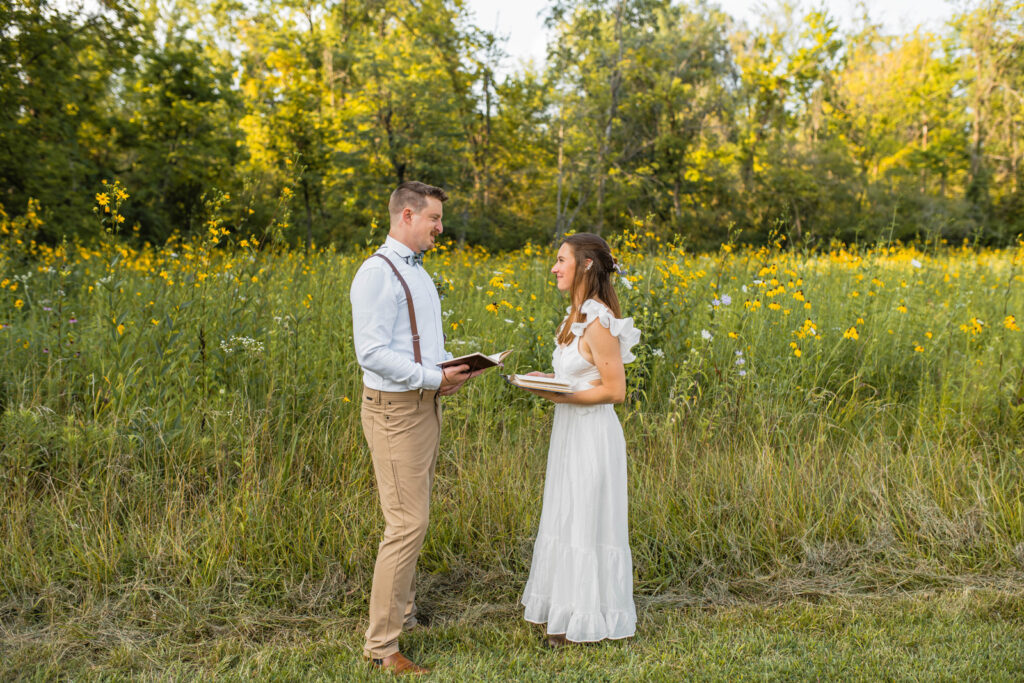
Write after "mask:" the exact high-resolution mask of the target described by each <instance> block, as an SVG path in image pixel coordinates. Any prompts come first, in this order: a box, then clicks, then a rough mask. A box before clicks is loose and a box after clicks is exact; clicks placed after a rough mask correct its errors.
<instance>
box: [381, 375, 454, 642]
mask: <svg viewBox="0 0 1024 683" xmlns="http://www.w3.org/2000/svg"><path fill="white" fill-rule="evenodd" d="M439 399H440V397H439V395H438V393H437V392H436V391H423V392H420V391H403V392H388V391H376V390H373V389H367V388H366V387H363V403H362V419H363V433H364V434H365V435H366V442H367V443H368V444H369V446H370V454H371V456H372V457H373V473H374V475H375V476H376V478H377V491H378V493H379V494H380V507H381V510H382V511H383V512H384V538H383V539H382V540H381V542H380V547H379V548H378V550H377V563H376V565H375V566H374V570H373V588H372V590H371V591H370V626H369V628H368V629H367V630H366V645H365V647H364V649H363V654H364V655H365V656H367V657H373V658H383V657H387V656H388V655H391V654H394V653H395V652H398V636H399V634H400V633H401V632H402V629H403V627H410V626H412V625H413V624H415V623H416V605H415V596H416V589H415V581H416V560H417V559H418V558H419V554H420V549H421V548H422V547H423V539H424V537H425V536H426V533H427V520H428V516H429V512H430V487H431V485H432V484H433V481H434V466H435V465H436V463H437V452H438V445H439V443H440V439H441V402H440V400H439Z"/></svg>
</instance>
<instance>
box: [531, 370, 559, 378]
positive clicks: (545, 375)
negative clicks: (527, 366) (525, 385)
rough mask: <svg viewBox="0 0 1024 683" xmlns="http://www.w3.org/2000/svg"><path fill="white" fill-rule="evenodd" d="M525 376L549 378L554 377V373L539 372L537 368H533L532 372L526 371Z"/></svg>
mask: <svg viewBox="0 0 1024 683" xmlns="http://www.w3.org/2000/svg"><path fill="white" fill-rule="evenodd" d="M526 376H527V377H549V378H551V379H554V378H555V373H553V372H540V371H539V370H534V371H533V372H528V373H526Z"/></svg>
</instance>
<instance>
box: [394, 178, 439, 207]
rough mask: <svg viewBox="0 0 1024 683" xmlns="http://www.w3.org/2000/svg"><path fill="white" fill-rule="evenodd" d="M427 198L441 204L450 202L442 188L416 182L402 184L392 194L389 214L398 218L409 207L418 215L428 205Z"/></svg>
mask: <svg viewBox="0 0 1024 683" xmlns="http://www.w3.org/2000/svg"><path fill="white" fill-rule="evenodd" d="M427 197H433V198H435V199H437V200H439V201H441V202H446V201H448V193H447V192H445V191H444V190H442V189H441V188H440V187H434V186H433V185H427V184H426V183H421V182H418V181H416V180H411V181H409V182H406V183H402V184H401V185H399V186H398V187H397V188H396V189H395V191H394V192H392V193H391V199H390V200H388V213H389V214H391V215H392V216H397V215H398V214H400V213H402V209H404V208H405V207H407V206H408V207H409V208H411V209H412V210H413V211H414V212H417V213H418V212H420V211H422V210H423V208H424V207H425V206H426V205H427Z"/></svg>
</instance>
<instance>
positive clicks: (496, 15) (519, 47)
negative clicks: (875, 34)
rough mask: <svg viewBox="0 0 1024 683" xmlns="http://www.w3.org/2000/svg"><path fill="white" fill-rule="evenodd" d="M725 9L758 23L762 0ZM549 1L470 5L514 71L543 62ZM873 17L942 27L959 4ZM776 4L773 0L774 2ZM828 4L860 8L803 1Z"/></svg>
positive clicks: (933, 0)
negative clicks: (501, 44) (498, 38)
mask: <svg viewBox="0 0 1024 683" xmlns="http://www.w3.org/2000/svg"><path fill="white" fill-rule="evenodd" d="M713 1H716V4H718V5H719V6H720V7H721V8H722V9H723V10H725V12H726V13H728V14H730V15H732V16H733V17H734V18H736V19H739V20H741V21H746V22H748V23H750V24H754V23H756V21H757V11H756V10H757V8H758V7H759V6H763V5H764V2H763V1H762V0H713ZM549 4H550V2H549V0H515V2H514V3H511V2H509V1H508V0H466V5H467V7H468V8H469V10H470V11H471V12H472V13H473V14H474V15H475V16H476V24H477V26H479V27H480V28H483V29H486V30H494V31H496V32H497V33H498V34H500V35H503V36H507V38H508V40H507V41H506V43H505V51H506V52H507V53H508V54H509V55H510V59H509V63H507V64H505V65H504V66H505V68H506V69H507V70H508V71H515V70H517V69H518V68H519V66H520V65H521V64H522V63H524V62H525V61H528V60H530V59H532V60H534V63H535V64H536V65H537V66H538V67H540V66H542V65H543V63H544V49H545V45H546V44H547V36H546V34H545V31H544V19H543V17H544V13H545V11H546V9H547V7H548V5H549ZM865 4H866V5H867V7H868V13H869V16H870V17H871V18H872V19H873V20H875V21H877V22H880V23H881V24H882V25H883V26H884V27H885V28H886V29H887V30H888V31H890V32H893V33H906V32H910V31H912V30H913V29H914V27H916V26H917V25H919V24H920V25H922V27H924V28H933V29H939V28H940V27H941V26H942V23H943V22H944V21H945V20H946V19H948V18H949V17H951V16H952V15H953V11H954V7H953V5H951V4H950V3H949V2H947V1H946V0H865ZM773 5H774V3H770V6H773ZM820 5H824V6H825V7H826V8H827V9H828V10H829V11H830V12H831V13H832V14H834V15H835V16H836V17H837V18H839V20H840V21H841V22H844V23H846V24H847V25H848V24H849V22H850V21H851V18H852V17H853V16H854V15H855V13H856V10H855V8H856V4H855V1H854V0H824V1H823V2H814V3H813V4H812V3H808V2H804V3H802V6H804V7H810V6H814V7H818V6H820Z"/></svg>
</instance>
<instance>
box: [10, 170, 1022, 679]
mask: <svg viewBox="0 0 1024 683" xmlns="http://www.w3.org/2000/svg"><path fill="white" fill-rule="evenodd" d="M115 192H116V190H115V191H112V192H111V197H112V198H113V197H116V196H117V195H116V193H115ZM115 204H116V202H112V205H115ZM114 215H116V208H115V211H114ZM0 227H2V230H0V243H2V246H0V284H2V293H0V325H2V329H0V444H2V449H3V450H2V456H0V524H2V525H3V532H2V534H0V625H2V628H3V629H4V636H5V637H4V642H3V644H2V646H0V647H3V648H4V650H6V651H7V653H6V655H5V656H3V657H0V659H4V660H5V661H7V662H9V664H8V665H7V666H8V667H10V668H9V669H8V670H7V671H8V672H11V673H15V672H21V673H26V674H34V675H38V676H40V677H48V676H49V675H50V674H52V673H54V672H57V671H61V670H66V671H69V672H77V673H78V674H81V675H88V674H102V673H104V672H109V673H114V672H121V673H127V672H133V671H137V672H143V673H144V672H150V673H154V672H158V671H160V670H162V669H163V668H164V667H170V668H169V669H168V670H169V671H171V672H177V673H180V674H181V675H186V674H189V673H200V672H201V673H204V674H205V673H221V674H223V675H224V676H226V677H228V678H231V677H243V676H246V675H248V674H250V673H269V672H271V671H273V670H277V669H279V670H281V671H284V672H293V673H295V672H300V671H303V669H302V668H301V667H302V662H304V661H306V660H307V659H310V658H312V660H313V661H315V662H317V664H316V666H317V667H319V668H316V669H315V670H314V669H310V670H309V675H310V676H311V677H315V676H316V675H318V674H319V675H322V676H324V677H330V676H332V675H334V674H336V673H338V672H346V673H347V672H350V671H356V670H357V668H358V661H356V659H357V658H356V657H355V654H357V653H358V649H357V647H356V646H357V644H358V631H359V630H360V628H359V619H360V618H361V616H362V614H363V610H364V609H365V603H366V594H367V592H368V586H369V578H370V572H371V570H372V563H373V557H374V552H375V547H376V541H377V539H378V537H379V533H380V530H381V526H382V522H381V519H380V514H379V511H378V510H377V506H376V498H375V495H376V494H375V491H374V488H373V485H372V472H371V470H370V465H369V460H368V457H367V455H366V452H365V445H364V443H363V440H362V434H361V430H360V427H359V421H358V416H357V411H358V409H357V407H356V403H354V402H353V400H352V399H353V397H354V396H357V395H358V394H357V392H358V387H359V372H358V367H357V365H356V363H355V359H354V355H353V351H352V345H351V329H350V327H351V321H350V314H349V310H348V303H347V296H348V283H349V282H350V280H351V277H352V275H353V274H354V272H355V268H356V267H358V264H359V263H360V262H361V260H362V259H363V258H364V257H365V256H366V254H367V253H369V251H368V250H366V249H359V250H354V251H352V252H347V253H340V252H336V251H334V250H331V249H316V250H313V251H311V252H309V253H304V252H301V251H295V250H288V249H284V248H281V247H275V246H273V245H265V244H259V242H258V241H256V240H255V239H253V238H251V237H250V238H248V239H244V240H243V239H241V238H240V237H238V236H231V235H226V234H224V233H225V232H226V231H222V230H221V229H219V228H218V227H217V226H216V225H211V227H210V232H209V234H207V235H206V236H205V238H203V239H189V240H185V239H175V240H172V241H171V242H169V243H167V244H165V245H161V246H156V247H154V246H149V245H139V244H135V243H133V242H132V241H131V240H121V239H117V238H114V237H112V236H111V237H109V238H108V239H107V241H106V242H103V243H100V244H98V245H92V246H85V245H78V244H64V245H57V246H42V245H37V244H34V243H32V242H31V240H30V239H29V237H28V235H29V234H30V232H31V229H32V224H31V220H30V219H29V218H22V219H18V220H9V219H7V218H4V219H3V221H2V226H0ZM379 239H382V236H381V235H379V234H378V235H376V236H372V235H371V237H370V238H369V242H370V243H375V242H376V241H378V240H379ZM785 246H786V245H785V244H783V243H781V242H780V243H777V244H775V245H769V246H767V247H760V248H755V247H744V246H741V245H732V244H726V245H723V247H722V249H721V250H720V251H718V252H716V253H711V254H693V253H689V252H687V251H685V250H684V249H682V248H681V247H680V246H679V245H668V244H663V243H661V242H659V241H658V240H657V238H656V237H654V236H653V234H644V227H643V226H638V232H637V233H636V234H634V235H627V236H625V237H622V238H619V239H618V240H617V241H616V243H615V245H614V248H615V250H616V253H617V255H618V257H619V258H620V260H621V261H622V263H623V264H624V265H625V266H626V278H627V279H628V284H627V283H626V282H625V281H621V282H620V283H619V285H618V290H619V293H620V296H621V297H622V300H623V308H624V309H625V311H626V314H627V315H632V316H633V317H634V319H635V321H636V324H637V326H638V327H639V328H640V329H641V330H642V331H643V332H644V337H643V339H642V343H641V345H640V348H639V350H638V354H637V355H638V360H637V362H636V363H634V364H632V365H630V366H629V368H628V380H629V391H630V395H629V397H628V399H627V402H626V403H625V404H624V405H623V406H621V407H620V411H619V412H620V417H621V419H622V421H623V425H624V429H625V432H626V435H627V441H628V451H629V454H630V462H629V476H630V483H629V491H630V504H631V519H630V528H631V546H632V549H633V554H634V566H635V579H636V590H637V595H638V600H639V601H640V603H641V605H644V606H646V607H645V611H644V612H643V616H642V624H641V628H642V632H641V637H640V638H638V639H637V640H636V641H635V642H634V643H631V644H629V645H626V646H623V647H618V646H614V645H613V646H608V647H604V646H602V647H601V648H598V649H593V650H591V649H588V650H586V651H585V652H586V653H587V654H586V655H584V654H576V653H567V654H564V655H563V654H557V655H554V656H552V655H549V654H547V653H541V652H540V651H539V650H537V649H536V643H535V642H534V641H535V639H533V638H532V636H531V631H530V630H529V628H527V626H526V625H524V624H521V623H519V621H518V617H517V613H516V610H515V608H514V605H515V599H516V597H517V594H518V591H519V590H520V588H521V586H522V584H523V582H524V580H525V574H526V572H527V570H528V567H529V553H530V548H531V543H532V535H533V533H534V531H535V529H536V524H537V519H538V516H539V512H540V510H539V507H540V496H541V490H542V478H543V471H544V459H545V453H546V438H547V433H548V430H549V428H550V418H551V409H550V405H548V404H545V403H543V402H541V401H539V400H537V399H535V398H533V397H531V396H528V395H525V394H522V393H516V392H515V391H514V390H513V389H511V388H510V387H508V386H506V385H505V384H504V383H503V382H501V381H500V380H499V378H497V377H495V376H489V375H485V376H484V377H481V378H479V379H477V380H474V383H473V384H472V385H471V386H468V387H467V388H466V389H465V390H464V391H463V392H461V393H460V394H459V395H458V396H457V397H453V398H452V399H450V400H448V401H446V403H445V427H444V435H443V444H442V454H441V460H440V463H439V469H438V477H437V482H436V488H435V495H434V508H433V512H432V527H431V530H430V533H429V535H428V539H427V544H426V547H425V549H424V553H423V555H422V558H421V562H420V568H421V570H422V576H421V578H422V580H423V581H424V582H426V583H425V585H426V589H427V592H428V593H429V592H430V587H431V586H433V587H434V588H435V589H436V592H437V593H438V594H440V595H442V596H443V595H452V594H454V595H457V596H458V600H457V601H456V602H455V603H454V604H447V603H446V604H444V605H441V606H439V607H438V609H437V612H438V614H439V615H441V616H439V619H440V622H439V623H440V624H441V627H440V628H439V629H438V628H437V627H435V629H432V630H431V631H429V632H427V634H423V635H418V636H416V637H415V639H413V640H412V641H410V642H411V645H410V647H412V648H413V649H414V651H417V652H422V653H423V655H424V658H425V659H427V660H431V659H433V660H437V661H440V660H441V659H442V658H443V657H442V655H443V653H447V652H453V653H455V654H456V660H457V661H458V662H460V663H459V664H458V666H457V667H456V668H454V669H452V670H451V675H452V677H453V678H458V672H459V671H464V672H466V673H467V675H468V674H469V673H472V671H473V669H472V667H474V666H478V663H477V657H478V656H482V657H483V661H484V664H479V666H481V667H483V666H485V664H486V662H488V661H489V662H492V664H493V667H497V669H498V670H505V671H518V670H519V669H515V667H524V668H523V669H522V671H526V670H527V669H529V670H530V671H539V672H540V673H541V674H549V675H552V676H553V675H555V674H557V673H558V672H560V671H561V672H569V671H570V670H571V672H572V674H573V675H574V676H575V675H578V676H579V677H583V678H586V677H588V676H586V675H585V673H586V671H588V670H589V671H594V672H597V671H632V670H633V669H630V667H634V669H635V670H637V671H643V672H646V673H650V674H651V675H654V676H664V677H673V676H674V675H675V674H677V673H679V672H683V671H689V670H691V668H700V667H703V668H701V671H707V672H708V673H707V674H706V675H707V676H708V677H712V678H714V677H723V678H725V677H728V678H732V677H735V676H737V675H740V674H745V675H748V676H753V677H760V676H767V675H779V676H787V675H789V673H787V672H790V673H792V675H793V676H796V677H814V678H816V677H828V676H831V675H832V673H831V672H835V671H838V669H836V668H834V667H846V666H854V665H856V666H862V667H867V668H866V669H864V671H865V672H866V673H865V674H864V677H865V678H867V677H877V676H879V675H881V676H883V677H884V676H893V677H901V673H900V672H906V671H922V672H926V673H927V672H931V671H934V672H939V673H940V674H941V672H943V671H947V670H948V671H949V672H962V673H963V675H962V676H961V675H951V677H952V678H961V677H968V678H971V677H974V674H975V673H977V672H980V671H982V669H981V668H972V667H982V666H987V665H988V664H986V662H989V664H992V665H993V666H996V665H998V667H1000V668H997V669H993V671H1006V672H1012V671H1016V672H1018V675H1019V673H1020V666H1021V655H1020V651H1019V650H1018V649H1017V648H1018V647H1019V643H1020V639H1019V635H1020V626H1021V620H1020V613H1021V612H1020V606H1021V602H1020V593H1021V590H1022V588H1024V486H1022V484H1024V446H1022V444H1024V438H1022V436H1024V363H1022V362H1021V359H1022V358H1024V332H1022V331H1021V324H1022V317H1024V243H1021V244H1018V245H1017V246H1016V247H1013V248H1006V249H981V248H974V247H972V246H970V245H961V246H948V245H924V246H920V247H912V246H904V245H880V246H873V247H867V246H841V245H836V246H834V247H833V248H830V249H823V250H817V251H808V250H801V249H787V248H785ZM552 252H553V250H552V249H551V248H548V247H543V248H541V247H537V246H533V245H530V246H527V247H525V248H523V249H521V250H518V251H516V252H512V253H502V254H492V253H487V252H484V251H482V250H479V249H468V248H467V249H460V248H453V247H448V246H446V247H443V248H441V249H439V250H437V251H436V253H433V254H431V255H430V256H428V259H427V264H426V266H427V269H428V270H429V271H431V272H432V273H433V274H434V276H435V279H436V281H437V283H438V287H439V289H440V290H441V291H442V292H443V293H444V294H445V298H444V299H443V301H442V307H443V309H444V314H445V321H446V323H445V324H446V331H447V334H448V338H449V349H450V350H451V351H453V352H455V353H456V354H458V353H461V352H468V351H471V350H477V349H479V350H484V351H496V350H500V349H503V348H508V347H512V348H514V349H515V352H514V354H513V355H512V357H511V358H510V359H509V361H508V362H507V363H506V364H507V365H508V366H509V369H511V370H513V371H526V370H529V369H544V368H547V367H549V365H550V354H551V351H552V345H553V334H554V329H555V325H556V324H557V322H558V321H559V320H560V319H561V316H562V315H564V306H565V302H564V301H563V300H561V299H559V297H558V295H557V292H556V291H555V289H554V287H553V286H552V285H551V283H550V281H549V276H548V272H547V270H548V267H549V266H550V261H551V258H552ZM967 586H979V587H987V589H986V590H987V591H988V592H983V593H981V594H980V595H979V594H974V593H964V588H965V587H967ZM907 591H909V595H908V596H904V597H900V596H903V595H904V592H907ZM680 595H682V596H687V597H686V599H685V600H684V604H686V605H690V607H687V608H686V609H682V610H680V609H679V607H678V606H673V605H676V603H672V602H671V600H670V599H669V597H668V596H680ZM849 595H855V596H860V597H857V598H855V599H847V598H844V597H842V596H849ZM922 595H926V596H932V597H921V596H922ZM871 596H887V597H885V598H874V597H871ZM811 598H814V599H815V600H820V601H821V602H820V604H818V603H810V602H808V600H809V599H811ZM435 599H440V598H435ZM491 605H494V606H496V607H494V609H493V610H492V609H490V607H488V606H491ZM474 610H478V611H474ZM466 615H470V616H469V617H467V616H466ZM474 615H475V616H474ZM464 622H465V623H464ZM819 622H825V623H826V624H827V625H826V626H821V625H818V624H819ZM915 625H916V626H915ZM1006 625H1010V626H1011V627H1013V628H1012V629H1009V630H1005V631H1004V630H1003V627H1004V626H1006ZM918 627H919V628H920V630H921V636H920V637H921V640H920V641H919V642H920V646H915V645H914V642H918V641H912V642H911V641H906V642H905V643H904V641H902V640H900V638H902V637H903V636H904V635H905V634H906V633H912V632H913V630H914V628H918ZM644 629H645V630H644ZM1013 629H1016V630H1013ZM961 631H962V633H961ZM997 632H998V633H997ZM1003 633H1013V634H1014V635H1013V636H1012V637H1011V636H1004V635H1002V634H1003ZM698 636H699V637H698ZM705 636H706V637H705ZM901 643H904V644H902V645H901ZM983 644H984V645H985V647H989V646H990V645H991V648H992V649H991V654H986V655H982V654H980V652H981V651H980V650H978V654H972V652H974V649H976V648H980V647H981V646H982V645H983ZM734 650H735V651H736V652H738V653H739V654H735V655H733V656H732V658H730V657H728V656H726V655H727V653H729V652H732V651H734ZM663 651H664V652H667V654H665V659H664V660H663V661H662V660H659V659H658V658H659V657H662V653H663ZM591 653H594V654H591ZM744 653H750V654H749V656H748V655H747V654H744ZM861 653H862V654H861ZM986 658H988V659H986ZM659 661H662V663H661V664H659V663H658V662H659ZM588 662H589V663H588ZM591 665H592V666H594V667H597V668H595V669H587V668H586V667H589V666H591ZM64 667H67V668H66V669H64ZM352 667H357V668H352ZM458 667H463V668H461V669H460V668H458ZM493 667H489V668H486V669H485V668H482V669H481V671H488V670H490V668H493ZM502 667H506V668H505V669H502ZM507 667H513V668H512V669H508V668H507ZM534 667H536V668H534ZM560 667H562V668H560ZM580 667H583V668H580ZM602 667H604V668H602ZM788 667H795V668H788ZM943 667H946V668H943ZM957 667H959V668H957ZM1013 667H1016V669H1014V668H1013ZM851 671H853V670H852V669H851ZM3 673H4V671H3V670H0V674H3ZM171 675H175V674H174V673H171ZM701 675H704V674H703V673H702V674H701ZM852 675H853V677H857V676H859V674H856V673H854V674H852ZM941 675H944V674H941ZM595 676H597V677H600V676H599V675H598V674H596V673H595ZM610 677H614V676H611V675H610ZM995 677H998V676H995ZM1007 677H1010V678H1012V677H1013V676H1012V675H1009V674H1008V675H1007Z"/></svg>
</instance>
